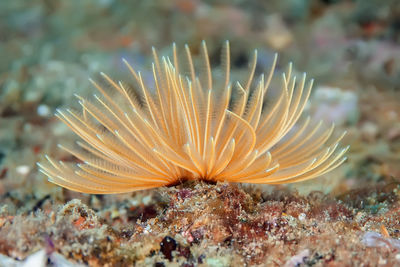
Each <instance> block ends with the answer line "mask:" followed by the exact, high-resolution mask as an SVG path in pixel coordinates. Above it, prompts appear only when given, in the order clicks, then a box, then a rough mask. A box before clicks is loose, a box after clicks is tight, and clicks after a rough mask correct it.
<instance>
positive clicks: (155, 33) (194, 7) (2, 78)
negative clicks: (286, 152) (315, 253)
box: [0, 0, 400, 210]
mask: <svg viewBox="0 0 400 267" xmlns="http://www.w3.org/2000/svg"><path fill="white" fill-rule="evenodd" d="M201 40H206V41H207V45H208V48H209V53H210V56H211V63H212V65H213V66H217V65H218V63H219V53H220V50H221V47H222V44H223V42H224V41H225V40H230V43H231V48H232V64H233V66H232V68H233V69H235V70H240V69H244V68H247V63H248V61H249V58H250V56H251V54H252V51H253V50H254V49H258V54H259V58H258V61H259V62H258V64H259V70H258V71H259V72H260V73H261V72H263V71H264V72H267V71H268V70H269V67H270V63H271V58H272V56H273V55H274V53H275V52H278V53H279V64H278V71H280V70H281V69H283V68H285V66H286V65H287V63H288V62H289V61H292V62H293V64H294V71H295V72H299V73H301V72H307V73H308V76H309V77H313V78H315V80H316V82H315V86H314V90H313V93H312V96H311V101H310V105H309V107H308V112H310V113H312V114H313V116H314V117H315V118H316V119H323V120H325V121H326V122H327V123H328V124H329V123H331V122H335V123H336V125H337V131H338V132H340V131H343V130H347V132H348V134H347V136H346V138H345V139H344V141H343V142H342V143H343V144H350V145H351V148H350V152H348V155H349V159H348V161H347V162H346V163H345V164H344V165H343V166H342V167H341V168H339V169H338V170H336V171H334V172H333V173H331V174H329V175H327V176H326V177H324V178H321V179H316V180H312V181H310V182H307V183H302V184H299V185H296V188H298V189H299V190H305V191H307V190H308V191H311V190H321V191H323V192H325V193H328V192H330V193H332V194H334V195H340V194H344V193H346V192H350V190H352V189H355V188H360V187H361V186H365V187H371V188H373V187H375V186H376V185H378V184H379V185H383V186H387V185H388V186H390V185H393V184H396V185H397V184H398V183H399V179H400V119H399V116H400V46H399V41H400V2H399V1H397V0H385V1H382V0H370V1H363V0H359V1H356V0H342V1H340V0H336V1H335V0H308V1H307V0H304V1H303V0H286V1H282V0H270V1H258V0H257V1H256V0H253V1H244V0H234V1H228V0H226V1H223V0H221V1H200V0H168V1H167V0H159V1H155V0H146V1H116V0H85V1H80V0H68V1H51V0H30V1H22V0H21V1H0V58H1V60H0V199H1V202H3V203H8V205H9V209H10V207H14V208H16V209H22V210H30V209H32V208H34V207H35V205H37V204H38V201H39V202H40V201H42V200H43V201H45V200H46V199H49V198H51V199H53V200H59V201H64V200H65V199H70V198H72V197H77V196H79V197H81V198H84V196H81V195H80V194H76V193H72V192H69V191H65V190H62V189H61V188H59V187H57V186H53V185H51V184H49V183H48V182H47V179H46V177H44V175H42V174H39V173H38V171H37V167H36V162H37V161H41V160H43V155H44V154H51V155H53V156H55V157H56V158H58V159H62V160H69V159H68V157H69V156H68V155H67V154H63V152H61V151H59V150H58V149H57V148H56V144H57V143H59V142H68V141H72V140H75V139H76V136H74V135H73V134H72V133H71V131H69V130H68V129H67V127H66V126H64V125H63V124H62V123H61V122H59V121H58V120H57V119H55V118H54V116H53V114H54V112H55V109H56V108H57V107H62V106H74V105H76V102H77V101H76V100H75V98H74V97H73V94H74V93H78V94H80V95H91V94H93V93H94V92H95V89H94V88H92V87H91V86H90V84H89V82H88V77H92V78H95V79H96V78H97V77H99V72H100V71H103V72H105V73H108V74H110V76H112V77H114V78H115V79H123V80H124V79H129V75H128V72H127V71H126V69H125V68H124V67H123V65H122V63H121V58H126V59H127V60H128V61H129V62H131V63H132V65H133V66H134V67H135V68H136V69H140V70H149V68H150V66H151V61H152V59H151V47H152V46H154V47H156V48H157V49H158V50H159V51H160V52H161V53H166V54H167V53H168V51H170V48H171V44H172V43H173V42H175V43H176V44H177V46H178V47H183V45H184V44H186V43H187V44H189V45H190V46H191V50H192V51H193V53H194V54H196V53H197V51H198V48H199V46H200V43H201ZM29 200H32V201H29ZM42 203H43V202H40V205H42ZM11 209H12V208H11Z"/></svg>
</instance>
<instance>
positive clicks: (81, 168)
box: [39, 42, 347, 194]
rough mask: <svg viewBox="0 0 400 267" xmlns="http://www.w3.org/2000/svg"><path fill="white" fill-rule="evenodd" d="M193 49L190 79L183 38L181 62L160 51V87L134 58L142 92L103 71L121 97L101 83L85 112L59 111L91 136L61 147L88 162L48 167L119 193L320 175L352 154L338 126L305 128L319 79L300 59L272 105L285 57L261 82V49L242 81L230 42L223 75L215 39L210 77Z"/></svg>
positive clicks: (89, 187) (74, 181)
mask: <svg viewBox="0 0 400 267" xmlns="http://www.w3.org/2000/svg"><path fill="white" fill-rule="evenodd" d="M184 53H185V56H184V57H183V58H184V59H186V61H187V64H186V65H188V69H189V71H188V75H187V76H185V75H182V74H181V69H180V68H181V66H183V65H181V64H179V63H178V61H179V59H178V56H177V54H178V52H177V49H176V46H175V45H174V46H173V58H172V59H169V58H168V57H163V58H161V59H160V58H159V57H158V55H157V52H156V51H155V50H154V49H153V55H154V63H153V68H152V70H153V79H154V81H153V82H154V85H153V86H149V85H147V84H146V83H145V81H144V80H143V77H142V76H141V74H140V73H139V72H136V71H135V70H134V69H133V68H132V67H131V66H130V65H129V63H128V62H126V61H125V60H124V63H125V64H126V66H127V67H128V69H129V71H130V72H131V74H132V76H133V78H134V80H135V83H136V84H137V85H138V88H139V91H140V92H141V93H140V96H141V99H138V98H137V93H136V94H135V92H134V90H132V89H131V88H130V87H129V86H127V85H126V84H124V83H121V82H119V83H117V82H115V81H113V80H112V79H111V78H109V77H108V76H107V75H106V74H103V73H102V76H103V77H104V79H105V81H106V82H107V83H108V84H109V86H110V87H111V88H112V91H114V94H112V93H110V92H109V91H108V90H106V89H105V88H104V87H102V86H100V85H99V84H98V83H96V82H94V81H91V82H92V83H93V85H94V86H95V87H96V88H97V89H98V90H99V91H100V92H101V94H102V96H96V95H95V99H96V102H91V101H89V100H87V99H84V98H82V97H80V96H77V97H78V99H79V103H80V105H81V106H82V112H78V111H73V110H69V109H67V110H58V112H57V114H56V116H57V117H58V118H60V119H61V120H62V121H63V122H64V123H65V124H67V125H68V126H69V127H70V128H71V129H72V130H73V131H74V132H75V133H76V134H77V135H78V136H79V137H80V138H82V139H83V140H84V141H85V142H78V143H77V144H78V148H68V147H64V146H61V145H60V147H61V148H62V149H64V150H66V151H68V152H69V153H71V154H72V155H74V156H75V157H76V158H78V159H79V160H81V161H82V163H80V164H70V163H65V162H61V161H60V162H58V161H56V160H54V159H52V158H50V157H47V159H48V161H47V162H46V163H43V164H39V167H40V170H41V171H42V172H43V173H44V174H45V175H47V176H48V177H49V180H50V181H51V182H53V183H55V184H58V185H60V186H63V187H65V188H68V189H71V190H75V191H80V192H85V193H99V194H109V193H122V192H130V191H135V190H141V189H148V188H153V187H159V186H164V185H171V184H175V183H177V182H180V181H182V180H206V181H228V182H240V183H256V184H261V183H262V184H280V183H293V182H299V181H303V180H308V179H311V178H314V177H317V176H320V175H322V174H324V173H326V172H328V171H330V170H332V169H334V168H336V167H337V166H338V165H340V164H341V163H342V162H343V161H344V160H345V158H344V157H343V155H344V153H345V152H346V150H347V148H345V149H337V148H338V142H339V141H340V140H341V138H342V137H343V135H341V136H339V137H336V138H334V137H333V135H332V133H333V129H334V127H333V126H332V127H330V128H329V129H327V130H325V131H321V123H319V124H316V125H314V124H311V123H310V119H309V118H307V119H305V120H304V121H302V123H300V124H296V126H295V123H296V122H297V121H298V120H299V117H300V115H301V113H302V111H303V109H304V107H305V105H306V102H307V99H308V97H309V95H310V91H311V87H312V83H313V81H312V80H311V81H309V82H307V81H306V75H305V74H304V75H303V76H302V78H301V79H300V81H299V82H297V81H296V77H292V73H291V66H290V67H289V69H288V71H287V72H286V74H284V75H283V76H282V88H281V90H280V95H279V96H278V97H277V99H276V100H275V101H274V102H273V103H270V104H269V105H267V104H266V103H265V101H264V98H265V96H266V94H267V90H268V88H269V85H270V82H271V79H272V77H273V74H274V68H275V65H276V60H277V57H276V56H275V59H274V62H273V65H272V67H271V70H270V72H269V74H268V75H267V76H266V77H265V76H264V75H261V77H260V78H259V79H258V80H257V81H255V79H254V76H255V68H256V62H257V52H256V51H255V53H254V56H253V57H252V60H251V63H250V71H249V74H248V76H247V79H246V80H245V81H244V83H240V82H236V83H235V84H234V85H232V84H231V80H230V62H229V61H230V52H229V43H228V42H226V44H225V46H224V51H223V52H222V61H223V62H222V69H223V77H222V78H219V79H215V77H213V75H212V72H211V68H210V62H209V57H208V52H207V48H206V44H205V42H203V43H202V46H201V54H202V57H201V58H202V60H201V61H202V65H203V66H202V69H203V72H202V73H201V75H199V76H198V74H197V72H196V71H195V66H194V65H195V64H193V59H192V55H191V52H190V50H189V47H188V46H186V47H185V51H184ZM232 91H233V92H234V94H233V97H231V95H232ZM232 99H234V101H233V100H232ZM291 130H292V131H291Z"/></svg>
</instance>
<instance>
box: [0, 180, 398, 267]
mask: <svg viewBox="0 0 400 267" xmlns="http://www.w3.org/2000/svg"><path fill="white" fill-rule="evenodd" d="M399 197H400V187H399V186H398V185H397V184H392V185H390V186H381V187H377V188H376V189H375V190H358V191H354V192H351V193H349V194H345V195H341V196H339V197H337V198H331V197H328V196H326V195H324V194H322V193H321V192H317V191H315V192H311V193H310V194H308V195H307V196H301V195H299V194H298V193H297V192H296V191H289V190H286V189H284V188H281V189H280V190H274V191H273V192H269V193H265V192H262V191H261V190H260V189H259V188H256V187H243V186H237V185H232V184H225V183H218V184H215V185H213V184H205V183H201V182H200V183H197V182H195V183H185V184H183V185H180V186H176V187H170V188H161V189H159V190H156V191H154V190H153V191H151V192H142V193H137V195H136V196H135V197H133V198H132V197H130V196H129V197H128V196H125V197H121V198H119V199H116V198H111V197H102V196H91V197H90V198H87V199H86V201H85V202H86V203H87V204H84V203H83V202H82V201H80V200H77V199H74V200H71V201H69V202H68V203H67V204H65V205H59V206H58V207H55V206H54V205H51V201H50V200H49V199H45V200H43V201H42V203H39V205H40V210H39V209H38V210H37V211H36V212H32V213H31V214H29V215H15V216H13V215H10V214H8V212H7V210H6V209H5V208H3V210H2V213H1V216H0V225H1V231H0V253H1V254H5V255H10V256H12V257H14V258H19V259H23V258H25V257H27V256H29V255H31V254H33V252H35V251H38V250H39V252H36V254H33V255H32V256H29V257H28V258H27V259H26V260H25V261H29V260H34V259H35V257H36V258H37V259H38V258H41V259H43V260H44V259H46V261H47V259H48V261H49V262H52V263H53V264H54V265H55V266H58V265H57V264H60V263H61V262H67V261H69V262H68V264H69V265H70V266H74V265H73V262H76V263H84V264H89V265H90V266H104V265H107V264H108V266H116V265H123V266H126V265H129V264H132V263H133V262H134V263H135V265H136V266H169V265H173V264H175V265H177V266H232V265H236V266H237V265H268V266H271V265H277V266H299V265H304V266H310V265H316V266H321V265H329V266H350V265H356V266H361V265H364V264H369V265H372V266H376V265H380V264H386V265H387V266H393V265H396V264H398V261H399V257H400V256H399V250H400V242H399V241H398V240H397V238H399V237H400V226H399V225H400V221H399V212H400V206H399ZM361 199H363V200H361ZM364 201H367V202H373V204H372V203H364ZM41 249H44V251H45V253H40V252H41ZM32 258H33V259H32ZM67 259H68V260H67Z"/></svg>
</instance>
